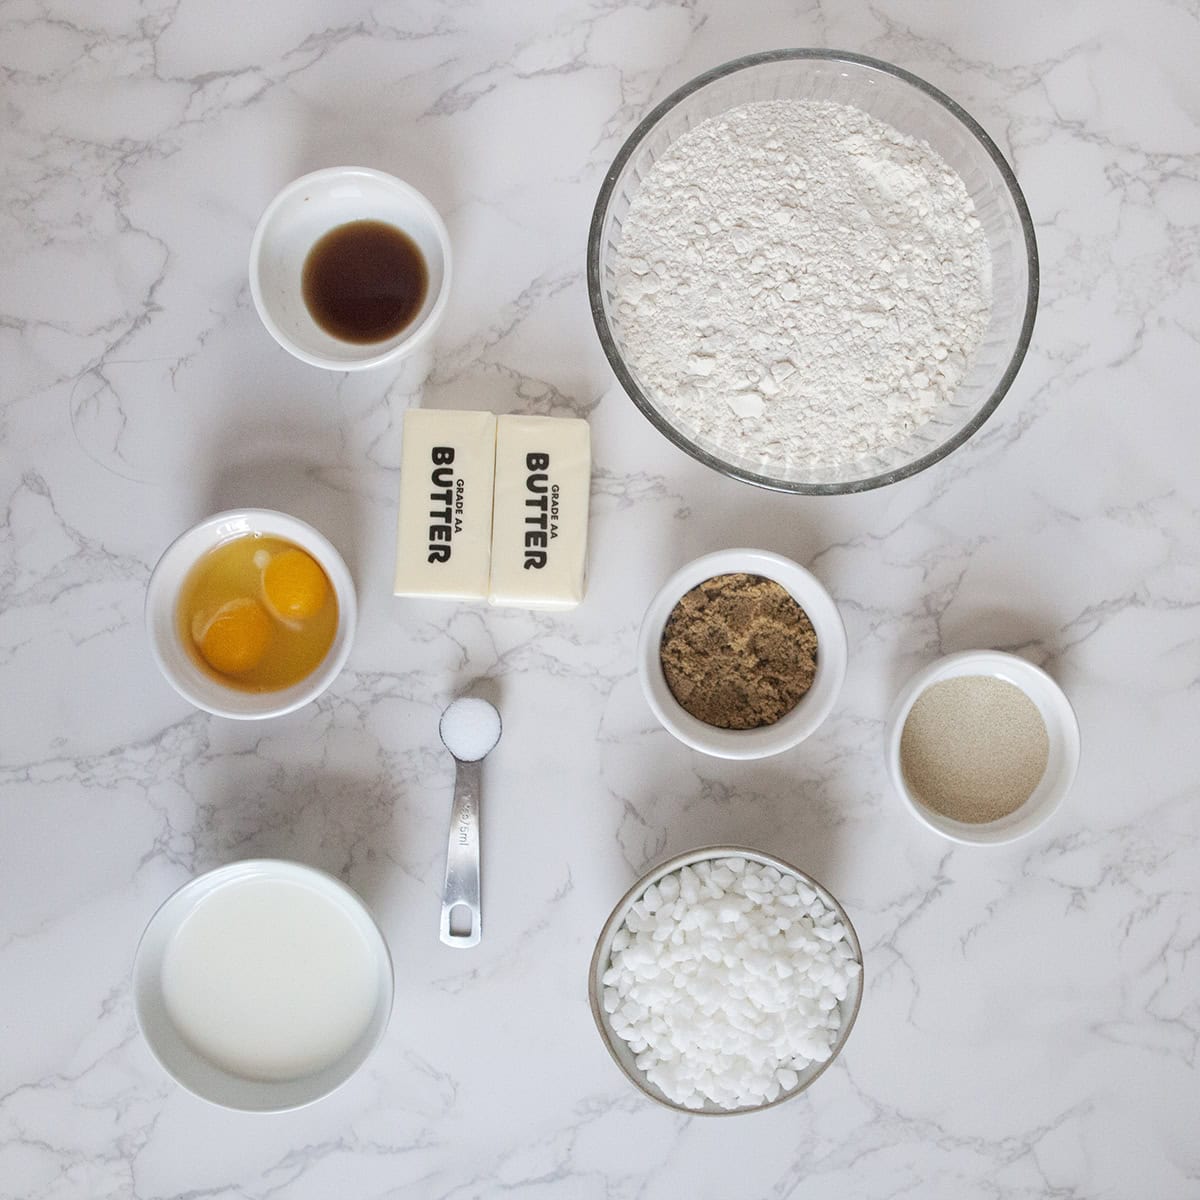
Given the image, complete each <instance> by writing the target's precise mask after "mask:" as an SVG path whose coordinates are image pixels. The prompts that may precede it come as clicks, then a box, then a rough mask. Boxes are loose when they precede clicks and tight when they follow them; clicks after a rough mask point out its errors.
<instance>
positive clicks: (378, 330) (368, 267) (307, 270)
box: [302, 221, 429, 343]
mask: <svg viewBox="0 0 1200 1200" xmlns="http://www.w3.org/2000/svg"><path fill="white" fill-rule="evenodd" d="M302 287H303V292H304V303H305V304H306V305H308V311H309V312H310V313H312V318H313V320H314V321H316V323H317V324H318V325H320V327H321V328H322V329H323V330H325V332H326V333H328V334H330V335H332V336H333V337H335V338H340V339H341V340H342V341H343V342H358V343H363V342H382V341H384V340H386V339H387V338H390V337H394V336H395V335H396V334H398V333H399V332H400V331H401V330H402V329H403V328H404V327H405V326H406V325H407V324H408V323H409V322H410V321H411V320H412V319H413V317H415V316H416V315H417V313H418V312H420V311H421V305H422V304H424V303H425V293H426V291H428V289H429V270H428V268H427V267H426V266H425V260H424V259H423V258H422V257H421V251H420V250H418V249H417V245H416V243H415V242H414V241H413V240H412V238H410V237H409V236H408V234H407V233H404V232H402V231H401V230H399V229H397V228H396V227H395V226H394V225H388V224H386V223H385V222H383V221H350V222H348V223H347V224H345V225H339V226H338V227H337V228H336V229H331V230H330V231H329V232H328V233H327V234H326V235H325V236H324V237H323V238H321V240H320V241H319V242H317V244H316V245H315V246H314V247H313V248H312V249H311V250H310V251H309V252H308V258H306V259H305V260H304V275H303V281H302Z"/></svg>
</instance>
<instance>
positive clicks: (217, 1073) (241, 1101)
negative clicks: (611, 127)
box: [133, 858, 395, 1112]
mask: <svg viewBox="0 0 1200 1200" xmlns="http://www.w3.org/2000/svg"><path fill="white" fill-rule="evenodd" d="M252 878H254V879H278V880H283V881H286V882H289V883H297V884H300V885H302V886H303V887H306V888H308V889H310V890H312V891H314V892H316V893H318V894H319V895H320V896H321V897H322V898H323V899H325V900H328V901H329V902H330V904H332V905H334V906H336V907H337V908H338V909H339V910H340V911H341V912H342V913H343V914H344V915H345V916H346V917H348V918H349V920H350V922H351V924H352V925H353V926H354V927H355V929H356V930H357V932H358V933H359V934H361V935H362V937H363V938H364V939H365V940H366V941H367V943H368V944H369V945H370V947H371V953H372V957H373V959H374V963H375V975H376V982H377V988H378V992H377V998H376V1003H375V1009H374V1012H373V1014H372V1016H371V1019H370V1021H369V1022H368V1023H367V1026H366V1028H365V1029H364V1030H363V1031H362V1033H361V1034H360V1035H359V1037H358V1039H357V1040H356V1041H355V1042H354V1044H353V1045H352V1046H351V1047H350V1049H349V1050H347V1051H346V1053H345V1054H344V1055H342V1057H341V1058H339V1059H338V1060H337V1061H336V1062H334V1063H332V1064H330V1065H329V1066H327V1067H325V1068H324V1069H322V1070H319V1071H317V1072H315V1073H314V1074H311V1075H305V1076H302V1077H301V1078H298V1079H285V1080H263V1079H249V1078H245V1077H243V1076H240V1075H235V1074H232V1073H231V1072H229V1071H227V1070H225V1069H223V1068H221V1067H219V1066H216V1065H215V1064H214V1063H212V1062H210V1061H209V1060H208V1059H206V1058H204V1057H203V1056H202V1055H200V1054H199V1053H197V1052H196V1051H195V1050H193V1049H192V1048H191V1046H189V1045H188V1044H187V1042H186V1041H184V1039H183V1038H182V1037H181V1036H180V1034H179V1031H178V1030H177V1029H176V1028H175V1025H174V1024H173V1023H172V1021H171V1017H170V1014H169V1012H168V1009H167V1004H166V1001H165V999H164V997H163V989H162V975H163V963H164V960H165V957H166V955H167V952H168V950H169V948H170V946H171V942H172V940H173V939H174V937H175V936H176V934H177V933H178V932H179V930H180V928H181V927H182V926H183V924H184V922H185V921H186V920H187V919H188V917H189V916H190V915H191V914H192V913H193V912H194V911H195V910H196V908H197V906H198V905H200V904H201V903H202V902H203V901H204V900H205V899H207V898H208V897H210V896H212V895H213V893H214V892H216V891H217V890H218V889H219V888H222V887H225V886H227V885H229V884H231V883H238V882H242V881H245V880H247V879H252ZM394 988H395V983H394V979H393V972H392V958H391V955H390V953H389V952H388V946H387V941H386V939H385V938H384V936H383V932H382V931H381V930H380V928H379V926H378V924H377V923H376V921H375V918H374V917H373V916H372V915H371V912H370V910H369V909H368V908H367V906H366V905H365V904H364V903H363V901H362V899H361V898H360V897H359V895H358V894H357V893H356V892H354V891H352V890H351V889H350V888H348V887H347V886H346V885H345V884H344V883H342V881H341V880H340V879H335V878H334V877H333V876H332V875H329V874H326V872H324V871H320V870H317V869H316V868H315V867H308V866H304V865H303V864H301V863H296V862H288V861H286V860H284V859H270V858H258V859H247V860H245V861H243V862H236V863H230V864H229V865H228V866H224V867H218V868H216V870H213V871H209V872H207V873H206V874H204V875H199V876H197V877H196V878H195V879H192V880H190V881H189V882H188V883H185V884H184V885H183V886H182V887H181V888H179V890H178V891H176V892H174V893H173V894H172V895H171V896H169V897H168V898H167V899H166V901H164V902H163V904H162V905H161V906H160V907H159V909H158V911H157V912H155V914H154V916H152V917H151V918H150V922H149V924H148V925H147V926H146V930H145V932H144V933H143V934H142V939H141V941H140V942H139V943H138V948H137V953H136V954H135V956H134V963H133V1001H134V1011H135V1013H136V1015H137V1023H138V1028H139V1029H140V1030H141V1032H142V1036H143V1037H144V1038H145V1039H146V1044H147V1045H148V1046H149V1048H150V1052H151V1053H152V1054H153V1055H154V1057H155V1058H156V1059H157V1060H158V1062H159V1064H160V1065H161V1066H162V1068H163V1070H165V1071H166V1072H167V1074H168V1075H170V1076H171V1078H172V1079H174V1080H175V1082H176V1083H178V1084H179V1085H180V1086H181V1087H183V1088H186V1089H187V1091H189V1092H191V1093H192V1094H193V1095H196V1096H199V1097H200V1098H201V1099H202V1100H208V1101H210V1102H211V1103H213V1104H218V1105H220V1106H221V1107H223V1108H232V1109H239V1110H241V1111H244V1112H284V1111H286V1110H288V1109H293V1108H300V1107H302V1106H303V1105H306V1104H311V1103H313V1101H315V1100H320V1099H321V1098H322V1097H323V1096H327V1095H328V1094H329V1093H330V1092H332V1091H333V1090H334V1089H335V1088H339V1087H341V1085H342V1084H343V1083H345V1082H346V1081H347V1080H348V1079H349V1078H350V1077H351V1076H352V1075H353V1074H354V1073H355V1072H356V1071H357V1070H358V1069H359V1067H361V1066H362V1064H363V1063H364V1062H366V1060H367V1058H368V1057H369V1056H370V1054H371V1052H372V1051H373V1050H374V1049H375V1047H376V1046H377V1045H378V1044H379V1041H380V1039H381V1038H382V1037H383V1034H384V1031H385V1030H386V1029H387V1024H388V1019H389V1017H390V1016H391V1011H392V996H393V992H394Z"/></svg>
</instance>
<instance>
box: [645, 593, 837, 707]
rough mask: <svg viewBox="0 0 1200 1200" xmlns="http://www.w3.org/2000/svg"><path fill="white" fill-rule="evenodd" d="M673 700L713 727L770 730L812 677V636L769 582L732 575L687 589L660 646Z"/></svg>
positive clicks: (801, 614) (803, 618)
mask: <svg viewBox="0 0 1200 1200" xmlns="http://www.w3.org/2000/svg"><path fill="white" fill-rule="evenodd" d="M659 657H660V658H661V660H662V668H663V675H664V676H665V677H666V680H667V686H668V687H669V688H670V689H671V694H672V695H673V696H674V697H675V699H676V700H677V701H678V702H679V704H680V705H681V706H682V707H683V708H684V709H686V710H687V711H688V712H689V713H691V715H692V716H693V717H695V718H697V720H700V721H703V722H705V724H707V725H714V726H716V727H717V728H718V729H758V728H760V727H761V726H763V725H774V724H775V722H776V721H778V720H779V719H780V718H781V717H784V716H786V715H787V714H788V713H789V712H791V711H792V709H793V708H795V707H796V705H797V704H799V702H800V700H801V699H802V698H803V696H804V695H805V693H806V692H807V691H808V690H809V688H811V687H812V684H813V679H814V678H815V677H816V673H817V633H816V630H815V629H813V624H812V622H811V621H810V620H809V619H808V614H807V613H806V612H805V611H804V609H802V608H801V607H800V605H799V604H797V603H796V601H795V600H793V599H792V597H791V596H790V595H789V594H788V592H787V590H786V589H785V588H783V587H782V586H781V585H780V584H778V583H776V582H775V581H774V580H773V579H764V578H763V577H762V576H761V575H747V574H745V573H742V572H737V573H734V574H729V575H715V576H714V577H713V578H712V579H706V580H705V581H704V582H703V583H701V584H699V585H698V586H697V587H694V588H692V590H691V591H690V592H687V593H686V594H685V595H684V596H683V597H682V598H681V599H680V601H679V603H678V604H676V605H675V607H674V608H673V609H672V610H671V615H670V616H669V617H668V618H667V624H666V627H665V628H664V629H663V636H662V642H661V644H660V647H659Z"/></svg>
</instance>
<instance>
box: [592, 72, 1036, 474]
mask: <svg viewBox="0 0 1200 1200" xmlns="http://www.w3.org/2000/svg"><path fill="white" fill-rule="evenodd" d="M778 99H795V100H831V101H835V102H837V103H841V104H849V105H853V106H854V107H856V108H860V109H862V110H864V111H865V112H867V113H869V114H870V115H871V116H872V117H875V118H876V119H877V120H880V121H884V122H886V123H887V124H889V125H891V126H893V127H894V128H896V129H898V130H900V132H901V133H904V134H908V135H909V136H911V137H915V138H922V139H924V140H925V141H927V142H928V143H929V144H930V145H931V146H932V147H933V149H934V150H936V151H937V152H938V154H940V155H941V156H942V158H944V159H945V160H946V162H947V163H949V165H950V166H951V167H953V168H954V169H955V170H956V171H957V172H958V174H959V175H960V176H961V177H962V180H963V182H964V183H965V184H966V188H967V192H968V194H969V195H970V197H971V199H972V200H973V201H974V204H975V212H976V215H977V216H978V218H979V220H980V222H981V223H982V225H983V229H984V232H985V233H986V235H987V240H988V245H989V247H990V249H991V255H992V313H991V319H990V322H989V324H988V327H987V330H986V331H985V333H984V336H983V340H982V342H981V343H980V345H979V347H978V349H977V350H976V353H975V358H974V362H973V364H972V366H971V368H970V370H969V371H968V372H967V375H966V377H965V378H964V379H963V381H962V382H961V383H960V384H959V386H958V388H957V390H956V391H955V393H954V395H953V397H952V399H951V400H950V401H948V402H947V403H945V404H943V405H942V406H941V407H940V409H939V410H938V411H937V412H935V414H934V416H933V418H932V419H931V420H930V421H929V422H928V423H926V424H925V425H922V426H920V427H919V428H917V429H915V430H914V431H913V432H912V433H911V434H910V435H909V436H908V437H907V438H906V439H905V440H904V441H901V442H899V443H896V444H895V445H892V446H888V447H886V448H885V449H882V450H880V451H878V452H875V453H871V454H869V455H865V456H863V457H862V458H860V459H858V460H857V461H855V462H852V463H845V464H841V465H840V466H838V467H836V468H830V469H814V468H812V467H810V466H806V465H801V464H791V463H787V462H782V461H779V462H776V461H771V460H762V459H751V458H748V457H745V456H740V455H738V454H737V453H736V452H735V451H733V450H731V449H730V448H729V447H727V446H722V445H720V444H718V443H717V442H715V441H714V440H713V439H712V438H709V437H706V436H705V435H702V434H700V433H699V432H698V431H697V430H695V429H692V428H689V427H688V425H687V424H686V423H684V422H683V421H681V420H679V419H678V418H677V417H675V416H674V415H673V414H672V413H671V412H670V410H669V409H668V408H667V406H666V405H665V404H664V402H663V397H662V396H661V395H656V394H655V392H654V390H653V389H652V388H650V387H649V386H647V385H646V384H644V383H643V382H642V381H641V380H640V379H639V378H638V376H637V373H636V371H635V370H634V369H633V367H632V366H631V365H630V363H629V362H628V361H627V358H626V353H625V336H624V331H623V330H622V328H621V319H620V316H619V315H618V312H617V306H616V301H615V282H616V273H615V266H616V258H617V247H618V244H619V242H620V239H621V226H622V222H623V221H624V220H625V216H626V214H627V213H628V212H629V206H630V203H631V201H632V200H633V198H634V196H635V195H636V194H637V190H638V187H639V185H640V183H641V181H642V180H643V179H644V178H645V176H646V174H647V173H648V172H649V171H650V169H651V168H652V167H653V166H654V163H655V161H656V160H657V159H658V158H659V157H660V156H661V155H662V154H663V153H664V152H665V151H666V150H667V148H668V147H669V146H670V145H671V143H672V142H673V141H675V139H676V138H678V137H681V136H682V135H683V134H685V133H687V132H688V131H689V130H690V129H693V128H694V127H695V126H697V125H699V124H700V123H701V122H702V121H706V120H708V118H710V117H713V116H716V115H717V114H719V113H721V112H724V111H725V110H726V109H729V108H733V107H735V106H737V105H741V104H747V103H751V102H753V101H759V100H778ZM587 275H588V295H589V299H590V301H591V306H592V317H593V319H594V320H595V322H596V330H597V332H598V333H599V335H600V343H601V345H602V346H603V347H604V352H605V354H607V355H608V361H609V362H610V363H611V364H612V368H613V371H614V372H615V373H616V376H617V378H618V379H619V380H620V381H621V385H622V387H624V389H625V390H626V391H627V392H628V393H629V395H630V398H631V399H632V400H633V402H634V403H635V404H636V405H637V406H638V408H640V409H641V410H642V412H643V413H644V414H645V415H646V416H647V417H648V418H649V420H650V422H651V424H653V425H654V426H655V427H656V428H657V429H658V430H659V432H661V433H663V434H664V435H665V436H666V437H668V438H669V439H670V440H671V441H672V442H674V443H675V445H677V446H679V447H680V448H681V449H683V450H686V451H687V452H688V453H689V454H690V455H692V457H693V458H696V459H698V460H699V461H700V462H702V463H704V464H705V465H706V466H709V467H712V468H714V469H715V470H717V471H720V472H722V473H723V474H725V475H730V476H732V477H733V478H734V479H744V480H746V482H748V483H754V484H758V485H759V486H760V487H766V488H774V489H775V490H777V491H783V492H802V493H807V494H816V495H829V494H834V493H841V492H861V491H866V490H867V489H868V488H875V487H881V486H882V485H883V484H885V483H894V482H895V481H896V480H898V479H904V478H905V477H907V476H909V475H914V474H916V472H918V471H923V470H924V469H925V468H926V467H928V466H931V465H932V464H933V463H935V462H937V461H938V460H939V459H942V458H944V457H945V456H946V455H947V454H949V453H950V451H951V450H953V449H955V447H957V446H961V445H962V444H963V442H965V441H966V440H967V438H969V437H970V436H971V434H973V433H974V432H975V431H976V430H977V429H978V428H979V427H980V426H981V425H982V424H983V423H984V421H986V420H987V419H988V417H989V416H991V414H992V412H993V411H994V410H995V408H996V405H998V404H999V403H1000V401H1001V399H1002V398H1003V397H1004V394H1005V392H1007V391H1008V389H1009V386H1010V385H1011V384H1012V381H1013V378H1014V377H1015V376H1016V373H1017V370H1018V368H1019V367H1020V365H1021V361H1022V359H1023V358H1024V357H1025V351H1026V350H1027V349H1028V347H1029V339H1030V335H1031V333H1032V330H1033V320H1034V314H1035V313H1036V311H1037V296H1038V256H1037V243H1036V241H1035V240H1034V234H1033V224H1032V222H1031V221H1030V219H1029V210H1028V208H1027V207H1026V205H1025V198H1024V197H1023V196H1022V195H1021V189H1020V188H1019V187H1018V186H1017V181H1016V178H1015V177H1014V176H1013V173H1012V170H1011V168H1010V167H1009V165H1008V163H1006V162H1005V161H1004V157H1003V156H1002V155H1001V153H1000V151H999V150H998V149H997V148H996V145H995V143H994V142H993V141H992V140H991V138H989V137H988V135H987V134H986V133H984V131H983V130H982V129H981V128H980V127H979V125H978V124H977V123H976V122H975V121H974V120H973V119H972V118H971V116H970V115H969V114H968V113H966V112H965V111H964V110H963V109H962V108H961V107H960V106H959V105H957V104H956V103H955V102H954V101H953V100H951V99H950V98H949V96H946V95H943V94H942V93H941V92H939V91H938V90H937V89H936V88H934V87H931V86H930V85H929V84H927V83H926V82H925V81H924V80H922V79H918V78H917V77H916V76H915V75H910V74H909V73H908V72H907V71H902V70H901V69H900V68H899V67H894V66H892V65H891V64H890V63H885V62H880V61H878V60H877V59H872V58H866V57H864V56H862V55H860V54H849V53H845V52H843V51H838V50H773V51H768V52H766V53H763V54H751V55H747V56H746V57H745V58H739V59H735V60H734V61H733V62H729V63H726V64H725V65H724V66H720V67H717V68H715V69H714V70H712V71H708V72H706V73H705V74H703V75H700V76H698V77H697V78H696V79H693V80H692V81H691V82H690V83H688V84H685V85H684V86H683V87H681V88H680V89H679V90H678V91H677V92H675V93H674V94H673V95H671V96H668V97H667V99H666V100H664V101H663V102H662V103H661V104H660V105H659V106H658V107H657V108H656V109H655V110H654V111H653V112H652V113H650V115H649V116H648V117H646V119H645V120H644V121H642V123H641V124H640V125H639V126H638V127H637V128H636V129H635V130H634V131H633V133H632V134H631V135H630V137H629V139H628V141H626V143H625V144H624V146H622V147H621V151H620V153H619V154H618V155H617V157H616V159H615V161H614V162H613V165H612V167H611V168H610V169H609V172H608V174H607V175H606V176H605V177H604V183H603V185H602V187H601V188H600V195H599V198H598V199H597V201H596V209H595V212H594V214H593V216H592V226H591V231H590V233H589V236H588V257H587Z"/></svg>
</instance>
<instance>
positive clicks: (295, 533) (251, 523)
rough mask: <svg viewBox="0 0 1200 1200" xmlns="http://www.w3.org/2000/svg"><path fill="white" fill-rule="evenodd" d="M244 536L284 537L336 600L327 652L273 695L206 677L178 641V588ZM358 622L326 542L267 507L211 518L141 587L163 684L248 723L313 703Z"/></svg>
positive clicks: (341, 568) (349, 589)
mask: <svg viewBox="0 0 1200 1200" xmlns="http://www.w3.org/2000/svg"><path fill="white" fill-rule="evenodd" d="M249 533H259V534H264V535H266V536H268V537H279V538H284V539H286V540H287V541H289V542H293V543H294V544H295V545H297V546H299V547H300V548H301V549H302V550H306V551H308V553H309V554H311V555H312V556H313V558H315V559H316V560H317V562H318V563H320V564H321V567H322V569H323V570H324V571H325V575H326V576H327V578H328V579H329V583H330V586H331V587H332V588H333V591H334V595H335V596H336V597H337V603H338V627H337V633H336V634H334V638H333V644H332V645H331V646H330V647H329V652H328V653H327V654H326V655H325V658H324V659H323V660H322V661H321V663H320V665H319V666H318V667H317V668H316V670H315V671H313V673H312V674H311V675H309V676H307V677H306V678H304V679H302V680H301V681H300V682H299V683H296V684H293V685H292V686H291V687H289V688H282V689H281V690H280V691H277V692H241V691H238V690H237V689H236V688H232V687H226V686H225V685H224V684H223V683H221V682H219V681H218V680H217V679H214V678H213V677H212V676H211V675H208V674H206V673H205V672H204V671H203V670H201V668H200V667H199V666H197V665H196V662H195V661H194V660H193V658H192V656H191V655H190V654H189V653H188V651H187V649H186V648H185V647H184V646H183V644H182V642H181V641H180V637H179V626H178V621H177V619H176V609H177V607H178V604H179V590H180V588H181V587H182V586H183V582H184V580H185V579H186V578H187V576H188V573H189V572H190V571H191V569H192V567H194V566H195V565H196V563H197V562H198V561H199V560H200V559H201V558H203V557H204V555H205V554H207V553H208V552H209V551H210V550H212V549H213V548H214V547H216V546H219V545H220V544H221V543H222V542H226V541H228V540H229V539H230V538H235V537H243V536H245V535H246V534H249ZM357 624H358V600H357V597H356V595H355V591H354V580H353V579H351V577H350V571H349V569H348V568H347V566H346V564H345V562H344V561H343V559H342V556H341V555H340V554H339V553H338V552H337V550H336V549H334V546H333V543H332V542H331V541H330V540H329V539H328V538H327V537H325V536H324V535H323V534H321V533H318V532H317V531H316V530H315V529H314V528H313V527H312V526H311V525H309V524H307V523H306V522H304V521H301V520H298V519H297V518H296V517H289V516H288V515H287V514H286V513H281V512H275V510H274V509H270V508H244V509H235V510H231V511H229V512H222V513H217V514H216V515H215V516H212V517H209V518H208V519H207V520H205V521H201V522H200V524H199V525H195V526H193V527H192V528H191V529H189V530H188V531H187V532H186V533H184V534H182V535H181V536H180V537H178V538H176V539H175V541H173V542H172V543H171V544H170V545H169V546H168V547H167V549H166V550H165V551H164V552H163V556H162V558H160V559H159V560H158V565H157V566H156V567H155V568H154V571H153V573H152V574H151V576H150V584H149V586H148V588H147V589H146V628H147V630H148V632H149V634H150V649H151V651H152V653H153V654H154V661H155V662H156V663H158V667H159V670H161V671H162V673H163V675H165V676H166V679H167V682H168V683H169V684H170V685H171V686H172V687H173V688H174V689H175V690H176V691H177V692H178V693H179V694H180V695H181V696H182V697H183V698H184V699H185V700H188V701H190V702H191V703H192V704H194V705H195V706H196V707H197V708H202V709H204V710H205V712H210V713H213V714H214V715H215V716H218V717H233V718H234V719H235V720H255V719H257V718H261V717H279V716H282V715H283V714H284V713H289V712H292V711H293V710H294V709H297V708H300V707H301V706H302V705H304V704H307V703H308V702H309V701H310V700H315V699H316V698H317V697H318V696H319V695H320V694H321V693H322V692H323V691H324V690H325V689H326V688H327V687H328V686H329V685H330V684H331V683H332V682H333V680H334V678H335V677H336V676H337V674H338V672H339V671H340V670H341V669H342V667H343V666H345V664H346V659H347V657H348V656H349V654H350V646H351V644H352V643H353V641H354V630H355V627H356V626H357Z"/></svg>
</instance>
